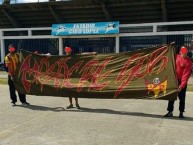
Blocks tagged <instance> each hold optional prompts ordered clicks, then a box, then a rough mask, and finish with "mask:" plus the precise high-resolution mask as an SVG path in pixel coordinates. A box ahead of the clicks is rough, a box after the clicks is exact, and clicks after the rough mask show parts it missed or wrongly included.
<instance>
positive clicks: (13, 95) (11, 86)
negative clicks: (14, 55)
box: [8, 76, 26, 103]
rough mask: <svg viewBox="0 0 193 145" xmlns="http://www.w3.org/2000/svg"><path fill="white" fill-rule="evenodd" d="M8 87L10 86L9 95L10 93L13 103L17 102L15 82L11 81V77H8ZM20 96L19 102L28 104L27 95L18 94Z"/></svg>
mask: <svg viewBox="0 0 193 145" xmlns="http://www.w3.org/2000/svg"><path fill="white" fill-rule="evenodd" d="M8 85H9V93H10V99H11V100H12V102H13V103H15V102H17V96H16V93H15V91H16V90H15V86H14V83H13V81H12V80H11V77H10V76H8ZM18 95H19V100H20V102H21V103H24V102H26V95H25V94H21V93H19V92H18Z"/></svg>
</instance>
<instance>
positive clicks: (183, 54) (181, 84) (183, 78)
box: [164, 46, 192, 118]
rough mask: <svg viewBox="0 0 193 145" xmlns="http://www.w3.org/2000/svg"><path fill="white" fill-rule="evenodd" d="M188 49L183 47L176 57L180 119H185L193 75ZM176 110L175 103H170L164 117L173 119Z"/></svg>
mask: <svg viewBox="0 0 193 145" xmlns="http://www.w3.org/2000/svg"><path fill="white" fill-rule="evenodd" d="M187 53H188V49H187V48H186V47H185V46H182V47H181V49H180V54H178V55H176V75H177V79H178V98H179V101H180V103H179V111H180V114H179V118H184V115H183V112H184V109H185V97H186V88H187V82H188V79H189V78H190V75H191V68H192V61H191V59H190V58H189V57H188V56H187ZM173 109H174V101H169V102H168V108H167V110H168V113H167V114H166V115H164V117H172V116H173Z"/></svg>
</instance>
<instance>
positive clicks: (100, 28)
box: [52, 21, 119, 36]
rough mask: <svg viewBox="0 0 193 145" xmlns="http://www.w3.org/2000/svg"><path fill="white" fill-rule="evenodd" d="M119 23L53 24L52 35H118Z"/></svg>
mask: <svg viewBox="0 0 193 145" xmlns="http://www.w3.org/2000/svg"><path fill="white" fill-rule="evenodd" d="M118 33H119V22H118V21H115V22H96V23H69V24H53V25H52V35H55V36H68V35H98V34H103V35H104V34H118Z"/></svg>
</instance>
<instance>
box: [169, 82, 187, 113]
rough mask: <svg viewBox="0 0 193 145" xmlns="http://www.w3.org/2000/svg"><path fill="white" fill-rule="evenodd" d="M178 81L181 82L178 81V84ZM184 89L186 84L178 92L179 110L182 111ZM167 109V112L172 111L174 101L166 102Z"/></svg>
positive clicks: (183, 107) (183, 106)
mask: <svg viewBox="0 0 193 145" xmlns="http://www.w3.org/2000/svg"><path fill="white" fill-rule="evenodd" d="M180 83H181V81H178V85H180ZM186 89H187V85H186V86H185V87H184V88H183V89H182V90H181V91H180V92H179V93H178V99H179V111H180V112H184V109H185V98H186ZM167 110H168V111H169V112H173V110H174V101H169V102H168V108H167Z"/></svg>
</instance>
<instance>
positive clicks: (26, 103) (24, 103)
mask: <svg viewBox="0 0 193 145" xmlns="http://www.w3.org/2000/svg"><path fill="white" fill-rule="evenodd" d="M22 105H23V106H29V105H30V103H28V102H23V103H22Z"/></svg>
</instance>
